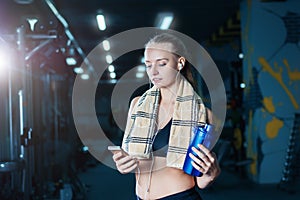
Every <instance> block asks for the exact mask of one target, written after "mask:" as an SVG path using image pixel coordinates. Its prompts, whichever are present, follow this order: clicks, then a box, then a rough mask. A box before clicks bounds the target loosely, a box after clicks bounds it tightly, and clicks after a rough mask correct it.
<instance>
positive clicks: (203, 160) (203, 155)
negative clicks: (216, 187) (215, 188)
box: [189, 144, 221, 188]
mask: <svg viewBox="0 0 300 200" xmlns="http://www.w3.org/2000/svg"><path fill="white" fill-rule="evenodd" d="M198 147H199V149H196V148H195V147H193V148H192V150H193V151H194V152H195V153H196V155H197V156H198V157H196V156H194V155H193V154H192V153H190V154H189V156H190V157H191V158H192V160H193V162H192V165H193V167H194V168H195V169H197V170H198V171H200V172H201V173H202V174H203V175H202V176H201V177H198V178H197V184H198V186H199V187H200V188H205V187H206V186H207V185H209V184H210V183H211V182H213V181H214V180H215V179H216V178H217V177H218V176H219V175H220V173H221V169H220V166H219V162H218V159H217V156H216V154H215V153H214V152H211V151H209V150H208V149H207V148H206V147H205V146H203V145H202V144H199V145H198Z"/></svg>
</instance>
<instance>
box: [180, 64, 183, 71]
mask: <svg viewBox="0 0 300 200" xmlns="http://www.w3.org/2000/svg"><path fill="white" fill-rule="evenodd" d="M182 68H183V65H182V64H181V63H179V71H180V70H182Z"/></svg>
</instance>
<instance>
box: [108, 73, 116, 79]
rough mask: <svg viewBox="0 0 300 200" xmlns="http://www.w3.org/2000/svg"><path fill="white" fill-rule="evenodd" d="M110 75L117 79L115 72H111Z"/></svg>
mask: <svg viewBox="0 0 300 200" xmlns="http://www.w3.org/2000/svg"><path fill="white" fill-rule="evenodd" d="M109 76H110V78H112V79H115V78H116V76H117V75H116V73H115V72H110V73H109Z"/></svg>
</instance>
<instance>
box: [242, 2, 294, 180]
mask: <svg viewBox="0 0 300 200" xmlns="http://www.w3.org/2000/svg"><path fill="white" fill-rule="evenodd" d="M241 27H242V49H243V52H244V54H245V57H244V60H243V76H244V81H245V83H246V88H245V90H244V105H245V110H246V112H245V118H246V122H247V127H246V132H245V134H246V135H245V137H246V139H247V156H248V157H251V158H252V159H253V160H254V162H253V163H252V164H251V165H250V167H249V174H250V176H251V177H252V178H253V180H255V181H256V182H259V183H278V182H279V181H280V179H281V177H282V174H283V168H284V163H285V156H286V152H287V147H288V143H289V135H290V133H291V128H292V126H293V120H294V115H295V113H299V112H300V108H299V106H300V1H297V0H287V1H260V0H252V1H251V0H248V1H246V0H244V1H242V3H241Z"/></svg>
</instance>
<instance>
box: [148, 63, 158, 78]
mask: <svg viewBox="0 0 300 200" xmlns="http://www.w3.org/2000/svg"><path fill="white" fill-rule="evenodd" d="M149 74H150V75H152V76H153V75H157V74H158V70H157V66H156V65H155V64H154V65H152V67H151V68H150V69H149Z"/></svg>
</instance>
